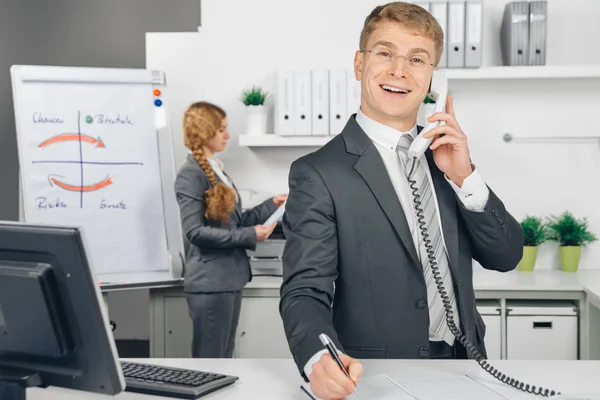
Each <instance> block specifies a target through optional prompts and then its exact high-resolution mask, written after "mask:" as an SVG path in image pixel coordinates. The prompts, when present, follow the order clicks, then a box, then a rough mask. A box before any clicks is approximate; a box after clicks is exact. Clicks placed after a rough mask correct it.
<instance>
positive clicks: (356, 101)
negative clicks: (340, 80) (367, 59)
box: [346, 70, 360, 118]
mask: <svg viewBox="0 0 600 400" xmlns="http://www.w3.org/2000/svg"><path fill="white" fill-rule="evenodd" d="M346 79H347V81H346V82H347V86H346V89H347V91H348V93H347V96H346V116H347V118H350V116H351V115H352V114H356V113H357V112H358V108H359V107H360V81H357V80H356V75H354V70H348V71H346Z"/></svg>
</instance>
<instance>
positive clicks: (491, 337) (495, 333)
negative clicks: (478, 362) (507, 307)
mask: <svg viewBox="0 0 600 400" xmlns="http://www.w3.org/2000/svg"><path fill="white" fill-rule="evenodd" d="M477 311H478V312H479V314H481V318H482V319H483V323H484V324H485V326H486V333H485V338H484V342H485V348H486V350H487V358H488V359H489V360H500V359H501V358H502V316H501V313H500V303H499V302H498V301H497V300H478V301H477Z"/></svg>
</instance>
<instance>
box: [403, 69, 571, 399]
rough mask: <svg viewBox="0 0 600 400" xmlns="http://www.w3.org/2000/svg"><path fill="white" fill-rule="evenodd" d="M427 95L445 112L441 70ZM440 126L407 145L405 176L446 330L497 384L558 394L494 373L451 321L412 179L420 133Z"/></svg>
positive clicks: (422, 146) (422, 141)
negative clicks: (408, 166)
mask: <svg viewBox="0 0 600 400" xmlns="http://www.w3.org/2000/svg"><path fill="white" fill-rule="evenodd" d="M430 93H431V95H432V96H433V100H434V101H435V103H436V106H435V112H445V111H446V98H447V97H448V81H447V79H446V75H445V72H444V71H440V70H436V71H434V72H433V76H432V79H431V87H430ZM439 125H440V122H439V121H435V122H429V123H427V125H426V126H425V127H424V128H423V129H422V130H421V132H420V133H419V135H417V137H416V138H415V139H414V140H413V142H412V143H411V146H410V147H409V149H408V156H409V160H408V162H411V159H412V166H411V168H410V172H409V173H408V182H409V185H410V190H411V192H412V195H413V201H414V206H415V211H416V214H417V215H416V216H417V223H418V225H419V230H420V231H421V235H422V236H423V241H424V244H425V246H426V247H427V258H428V259H429V263H430V265H431V271H432V273H433V277H434V279H435V283H436V286H437V289H438V292H439V293H440V296H441V298H442V303H443V305H444V311H445V313H446V323H447V324H448V327H449V328H450V331H451V332H452V334H453V335H454V336H455V337H456V339H457V340H458V341H459V342H460V343H461V344H462V345H463V346H464V347H465V349H466V350H467V352H468V353H469V355H470V356H471V357H472V358H474V359H475V360H476V361H477V363H478V364H479V365H480V366H481V368H483V369H484V370H485V371H486V372H488V373H489V374H490V375H492V376H493V377H494V378H496V379H498V380H499V381H501V382H503V383H505V384H507V385H510V386H512V387H514V388H516V389H519V390H521V391H523V392H527V393H532V394H535V395H540V396H554V395H555V394H560V392H555V391H554V390H549V389H544V388H542V387H538V388H536V387H535V386H530V385H528V384H525V383H523V382H519V381H518V380H515V379H513V378H511V377H509V376H506V375H505V374H503V373H502V372H500V371H498V370H497V369H496V368H495V367H493V366H492V365H490V364H489V363H488V362H487V360H486V359H485V358H484V357H483V355H482V354H481V353H480V352H479V350H478V349H477V347H476V346H475V345H473V344H472V343H470V342H469V340H468V339H467V337H466V336H465V335H464V334H463V333H462V332H460V331H459V330H458V327H457V326H456V322H455V321H454V316H453V310H452V305H451V304H450V299H449V297H448V294H447V291H446V289H445V288H444V284H443V280H442V276H441V274H440V271H439V269H438V265H437V261H436V259H435V255H434V249H433V245H432V243H431V239H430V237H429V234H428V233H427V223H426V221H425V213H424V211H423V208H422V207H421V202H422V201H421V195H420V194H419V191H418V188H417V181H416V180H414V177H413V172H414V171H415V166H416V161H417V160H418V159H419V158H421V157H422V156H423V154H424V153H425V151H426V150H427V148H428V147H429V145H430V143H431V141H432V138H424V137H423V134H424V133H426V132H428V131H430V130H431V129H433V128H435V127H437V126H439Z"/></svg>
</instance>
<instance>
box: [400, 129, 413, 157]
mask: <svg viewBox="0 0 600 400" xmlns="http://www.w3.org/2000/svg"><path fill="white" fill-rule="evenodd" d="M413 140H414V138H413V137H412V135H410V134H408V133H405V134H404V135H402V136H401V137H400V140H399V141H398V145H397V146H396V150H397V151H400V152H402V153H403V154H406V153H408V148H409V147H410V145H411V143H412V142H413Z"/></svg>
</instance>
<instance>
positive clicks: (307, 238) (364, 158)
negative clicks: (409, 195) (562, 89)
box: [280, 116, 523, 379]
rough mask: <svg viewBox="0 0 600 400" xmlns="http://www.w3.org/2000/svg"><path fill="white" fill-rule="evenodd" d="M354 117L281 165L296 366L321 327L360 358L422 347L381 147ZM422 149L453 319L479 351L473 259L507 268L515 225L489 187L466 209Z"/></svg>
mask: <svg viewBox="0 0 600 400" xmlns="http://www.w3.org/2000/svg"><path fill="white" fill-rule="evenodd" d="M354 117H355V116H352V117H351V118H350V120H349V121H348V123H347V125H346V127H345V128H344V130H343V132H342V133H341V134H340V135H338V136H337V137H335V138H334V139H332V140H331V141H330V142H329V143H327V144H326V145H325V146H324V147H322V148H321V149H319V150H317V151H316V152H314V153H311V154H308V155H306V156H303V157H301V158H299V159H298V160H296V161H295V162H294V163H293V164H292V166H291V170H290V173H289V187H290V192H289V195H288V200H287V204H286V213H285V215H284V219H283V231H284V234H285V235H286V243H285V248H284V252H283V278H284V282H283V285H282V287H281V301H280V313H281V316H282V318H283V324H284V327H285V333H286V336H287V340H288V342H289V346H290V349H291V352H292V354H293V356H294V359H295V362H296V364H297V367H298V369H299V370H300V372H301V373H302V375H303V376H304V373H303V371H302V370H303V368H304V366H305V364H306V362H307V361H308V360H309V359H310V357H312V356H313V355H314V354H315V353H316V352H318V351H320V350H322V349H323V345H322V344H321V343H320V341H319V339H318V335H319V334H320V333H322V332H323V333H326V334H328V335H329V337H331V339H332V340H333V341H334V342H335V344H336V346H338V348H339V349H340V351H344V352H346V354H348V355H350V356H352V357H355V358H359V359H366V358H404V359H408V358H410V359H419V358H428V357H429V349H428V345H429V314H428V308H427V288H426V285H425V279H424V277H423V271H422V267H421V264H420V263H419V258H418V256H417V251H416V249H415V246H414V244H413V239H412V237H411V233H410V230H409V227H408V225H407V222H406V217H405V214H404V211H403V209H402V206H401V204H400V201H399V200H398V197H397V196H396V193H395V191H394V188H393V186H392V182H391V180H390V178H389V176H388V174H387V173H386V169H385V165H384V164H383V161H382V159H381V156H380V155H379V152H378V151H377V149H376V148H375V146H374V145H373V144H372V142H371V140H370V139H369V137H368V136H367V135H366V134H365V133H364V131H363V130H362V129H361V128H360V126H359V125H358V124H357V122H356V120H355V118H354ZM426 156H427V160H428V163H429V167H430V170H431V175H432V180H433V184H434V185H435V190H436V194H437V200H438V202H439V208H440V214H441V219H442V226H443V232H444V237H445V240H446V244H447V248H448V253H449V259H450V268H451V271H452V277H453V281H454V288H455V290H456V295H457V299H458V307H459V313H460V321H461V327H460V328H461V331H462V332H463V333H465V334H466V336H467V338H468V339H469V340H470V341H471V342H472V343H473V344H475V345H476V346H477V347H478V349H479V350H480V352H482V354H483V355H484V356H486V352H485V346H484V342H483V339H484V336H485V324H484V323H483V320H482V319H481V316H480V315H479V314H478V312H477V309H476V306H475V294H474V290H473V281H472V259H475V260H477V261H478V262H479V263H481V265H482V266H483V267H484V268H486V269H490V270H497V271H509V270H512V269H514V268H515V267H516V265H517V263H518V262H519V260H520V259H521V256H522V251H523V237H522V232H521V228H520V225H519V223H518V222H517V221H516V220H515V219H514V218H513V217H512V216H511V215H510V214H509V213H508V211H506V209H505V207H504V205H503V204H502V202H501V201H500V199H499V198H498V197H497V196H496V195H495V194H494V192H492V191H491V190H490V196H489V200H488V202H487V205H486V207H485V211H484V212H473V211H469V210H467V209H466V208H465V207H464V206H463V205H462V203H461V202H460V200H459V199H457V197H456V194H455V193H454V191H453V189H452V188H451V186H450V185H449V184H448V183H447V182H446V180H445V178H444V176H443V173H442V172H441V171H440V170H439V169H438V168H437V166H436V165H435V163H434V161H433V156H432V152H431V150H428V151H427V153H426ZM304 378H305V379H306V377H304Z"/></svg>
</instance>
